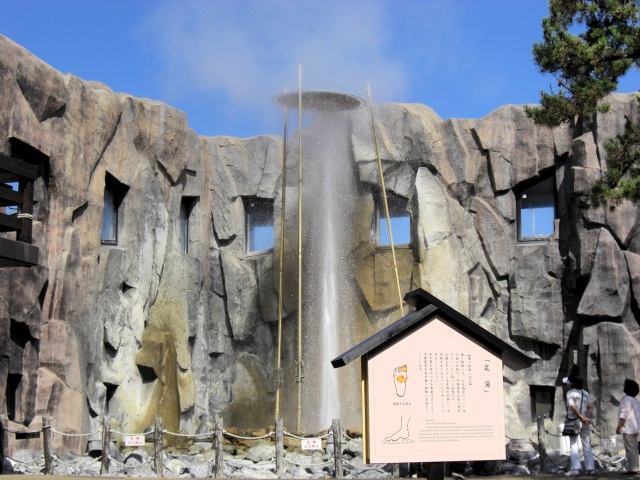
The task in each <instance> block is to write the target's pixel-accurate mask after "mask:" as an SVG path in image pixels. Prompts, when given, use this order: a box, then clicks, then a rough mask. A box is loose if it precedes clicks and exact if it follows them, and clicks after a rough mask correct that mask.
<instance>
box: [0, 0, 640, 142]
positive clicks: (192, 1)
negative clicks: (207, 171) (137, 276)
mask: <svg viewBox="0 0 640 480" xmlns="http://www.w3.org/2000/svg"><path fill="white" fill-rule="evenodd" d="M0 12H1V15H0V33H1V34H3V35H5V36H7V37H9V38H10V39H11V40H13V41H15V42H17V43H19V44H20V45H22V46H23V47H25V48H26V49H28V50H29V51H31V52H32V53H33V54H34V55H36V56H38V57H40V58H41V59H42V60H44V61H45V62H47V63H48V64H50V65H51V66H53V67H54V68H56V69H58V70H60V71H62V72H64V73H73V74H75V75H77V76H79V77H81V78H84V79H86V80H98V81H101V82H103V83H105V84H107V85H108V86H109V87H110V88H111V89H113V90H114V91H118V92H126V93H129V94H131V95H134V96H137V97H146V98H152V99H155V100H160V101H163V102H165V103H167V104H169V105H171V106H173V107H175V108H177V109H179V110H182V111H184V112H186V114H187V118H188V121H189V126H190V127H191V128H192V129H194V130H195V131H196V132H197V133H198V134H200V135H231V136H236V137H250V136H254V135H261V134H268V133H276V134H280V133H281V130H282V125H281V124H282V115H281V112H280V110H279V108H278V107H277V106H275V105H274V104H273V103H272V101H271V99H272V97H273V96H274V95H276V94H278V93H281V92H283V91H284V89H285V88H288V89H289V90H290V91H292V90H297V88H298V65H302V87H303V89H320V90H337V91H343V92H347V93H351V94H353V95H358V96H361V97H366V84H367V83H369V84H370V86H371V92H372V98H373V101H374V102H375V103H384V102H400V103H422V104H425V105H428V106H429V107H431V108H433V109H434V110H435V111H436V113H438V115H440V116H441V117H442V118H443V119H446V118H450V117H454V118H481V117H483V116H485V115H487V114H488V113H490V112H491V111H492V110H494V109H495V108H497V107H499V106H500V105H505V104H523V103H537V102H538V99H539V91H540V90H543V89H544V90H546V89H548V88H549V86H550V85H552V84H553V83H554V80H553V78H551V77H549V76H543V75H541V74H540V73H539V72H538V70H537V67H536V66H535V64H534V63H533V59H532V55H531V46H532V44H533V42H535V41H539V40H540V39H541V21H542V18H543V17H545V16H546V15H547V2H546V0H482V1H479V0H318V1H316V0H224V1H223V0H207V1H205V0H0ZM639 87H640V75H639V74H638V72H634V73H633V74H632V75H630V76H629V77H628V78H626V79H624V80H623V82H622V83H621V85H620V91H625V92H629V91H636V90H638V88H639Z"/></svg>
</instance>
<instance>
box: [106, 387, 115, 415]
mask: <svg viewBox="0 0 640 480" xmlns="http://www.w3.org/2000/svg"><path fill="white" fill-rule="evenodd" d="M104 386H105V387H106V389H107V391H106V392H105V402H104V414H105V415H108V414H109V411H110V410H112V409H111V408H110V407H111V401H112V400H113V396H114V395H115V394H116V390H117V389H118V385H114V384H112V383H105V384H104Z"/></svg>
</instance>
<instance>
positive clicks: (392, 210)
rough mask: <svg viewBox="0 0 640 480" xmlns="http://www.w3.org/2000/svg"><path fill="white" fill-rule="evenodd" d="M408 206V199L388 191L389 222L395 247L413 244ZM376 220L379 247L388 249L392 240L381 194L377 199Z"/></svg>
mask: <svg viewBox="0 0 640 480" xmlns="http://www.w3.org/2000/svg"><path fill="white" fill-rule="evenodd" d="M407 204H408V200H407V199H406V198H404V197H402V196H400V195H396V194H395V193H392V192H389V191H387V207H388V208H389V222H390V223H391V234H392V235H393V244H394V246H395V245H410V244H411V214H410V213H409V212H408V211H407ZM376 218H377V221H376V224H377V230H378V245H379V246H381V247H388V246H390V245H391V240H390V238H389V228H388V226H387V217H386V215H385V210H384V200H383V198H382V194H381V193H380V194H378V196H377V198H376Z"/></svg>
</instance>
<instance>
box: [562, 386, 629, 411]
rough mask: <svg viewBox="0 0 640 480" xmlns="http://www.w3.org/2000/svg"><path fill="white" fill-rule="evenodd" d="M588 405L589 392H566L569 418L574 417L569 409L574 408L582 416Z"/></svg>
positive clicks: (574, 390) (575, 390)
mask: <svg viewBox="0 0 640 480" xmlns="http://www.w3.org/2000/svg"><path fill="white" fill-rule="evenodd" d="M590 404H591V396H590V395H589V392H587V391H585V390H578V389H577V388H572V389H571V390H569V391H568V392H567V410H568V412H569V416H570V417H575V416H576V415H575V412H574V411H573V410H571V407H576V408H577V409H578V410H579V411H580V413H581V414H582V415H586V414H587V412H588V411H589V405H590ZM639 411H640V410H639Z"/></svg>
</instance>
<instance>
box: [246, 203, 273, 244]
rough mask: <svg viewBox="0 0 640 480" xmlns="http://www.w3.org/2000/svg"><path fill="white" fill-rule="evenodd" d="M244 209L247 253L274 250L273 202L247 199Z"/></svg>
mask: <svg viewBox="0 0 640 480" xmlns="http://www.w3.org/2000/svg"><path fill="white" fill-rule="evenodd" d="M244 208H245V216H246V229H247V231H246V236H247V252H259V251H261V250H268V249H271V248H273V200H271V199H269V198H247V199H245V202H244Z"/></svg>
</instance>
